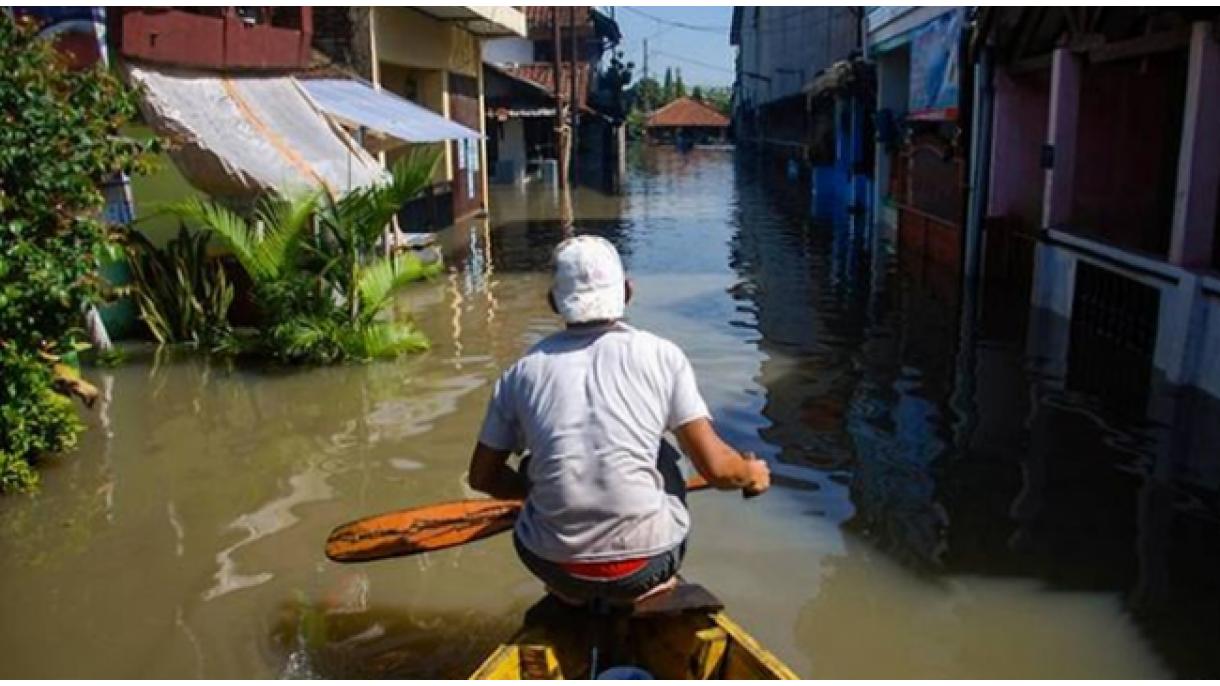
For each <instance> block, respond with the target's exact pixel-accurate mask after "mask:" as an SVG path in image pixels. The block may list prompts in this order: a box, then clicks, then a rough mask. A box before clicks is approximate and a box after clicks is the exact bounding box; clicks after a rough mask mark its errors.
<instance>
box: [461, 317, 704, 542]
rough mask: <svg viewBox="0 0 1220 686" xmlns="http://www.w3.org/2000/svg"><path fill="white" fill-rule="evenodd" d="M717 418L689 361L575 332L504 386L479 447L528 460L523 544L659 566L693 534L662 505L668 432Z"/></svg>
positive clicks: (629, 334) (679, 510)
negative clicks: (662, 457) (654, 561)
mask: <svg viewBox="0 0 1220 686" xmlns="http://www.w3.org/2000/svg"><path fill="white" fill-rule="evenodd" d="M706 416H708V411H707V406H706V405H705V404H704V402H703V400H702V399H701V398H700V396H699V392H698V389H697V387H696V385H695V378H694V373H693V372H692V370H691V367H690V363H689V362H688V361H687V359H686V356H685V355H684V354H683V353H682V351H681V350H680V349H679V348H678V347H677V346H675V345H674V344H672V343H670V342H669V341H666V340H664V339H662V338H659V337H657V336H654V335H652V334H650V333H647V332H643V331H639V330H636V329H634V328H632V327H630V326H627V325H626V324H622V323H615V324H608V325H605V326H598V327H592V328H573V329H568V330H566V331H563V332H560V333H557V334H554V335H552V336H550V337H548V338H546V339H545V340H543V341H541V342H539V343H538V344H537V345H535V346H534V347H533V348H532V349H531V350H530V351H529V352H528V353H527V354H526V355H525V356H524V357H523V358H521V360H519V361H518V362H517V363H516V364H515V365H514V366H513V367H511V368H510V369H509V370H508V371H506V372H505V373H504V375H503V376H502V377H501V379H500V381H499V382H498V383H497V384H496V390H495V394H494V395H493V398H492V401H491V404H490V407H489V409H488V415H487V419H486V421H485V422H484V426H483V431H482V434H481V436H480V441H481V442H482V443H484V444H486V445H488V446H491V447H494V448H499V449H503V450H514V449H517V450H519V449H521V448H528V449H529V451H530V453H531V455H532V457H531V459H530V463H529V471H528V477H529V481H530V484H531V486H530V496H529V499H528V502H527V505H526V508H525V511H524V513H523V514H522V516H521V518H520V519H519V520H518V524H517V535H518V537H519V538H520V539H521V542H522V543H524V544H525V545H526V547H528V548H529V549H530V550H531V551H533V552H534V553H535V554H537V555H538V556H539V557H542V558H545V559H549V560H552V561H555V562H574V561H587V562H594V561H605V560H621V559H632V558H642V557H648V556H651V555H655V554H658V553H661V552H664V551H666V550H669V549H671V548H673V547H674V546H676V545H678V544H679V543H681V541H682V540H683V539H684V538H685V536H686V533H687V531H688V530H689V528H690V520H689V516H688V514H687V512H686V509H685V507H684V506H683V505H682V503H681V502H680V501H679V500H678V499H677V498H676V497H674V496H672V495H669V494H667V493H665V491H664V482H663V479H662V476H661V473H660V472H659V471H658V469H657V451H658V448H659V447H660V442H661V437H662V435H663V434H664V432H665V431H666V430H667V429H674V428H676V427H678V426H681V425H682V424H685V423H686V422H688V421H691V420H692V419H695V418H698V417H706Z"/></svg>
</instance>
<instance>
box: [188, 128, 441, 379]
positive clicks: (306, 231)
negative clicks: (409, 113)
mask: <svg viewBox="0 0 1220 686" xmlns="http://www.w3.org/2000/svg"><path fill="white" fill-rule="evenodd" d="M438 158H439V155H438V154H437V153H436V152H435V151H432V152H427V153H421V154H415V155H410V156H407V157H404V158H402V159H401V160H399V162H398V163H397V164H396V165H395V167H394V169H393V170H392V173H391V177H390V179H389V181H387V182H386V183H382V184H375V185H373V186H368V187H365V188H360V189H357V190H354V191H352V192H350V193H348V194H347V195H345V196H343V197H341V198H336V197H335V196H333V195H331V194H330V193H328V192H315V193H310V194H307V195H303V196H298V197H293V198H287V199H281V198H266V199H264V200H262V201H261V202H260V203H259V205H258V209H257V210H256V212H255V214H254V219H253V222H248V221H247V220H246V219H245V218H243V217H241V216H240V215H238V214H237V213H235V212H232V211H230V210H228V209H226V208H224V207H223V206H220V205H218V204H217V203H215V202H206V201H201V200H197V199H192V200H189V201H186V202H183V203H179V204H177V205H175V206H173V207H172V208H171V211H173V212H174V213H176V214H177V215H178V216H180V217H182V218H183V219H186V220H189V221H192V222H195V223H198V224H201V225H203V226H205V227H207V228H209V229H211V230H212V231H213V232H215V234H216V235H217V236H218V237H220V238H221V239H223V240H224V241H225V242H226V243H228V244H229V246H230V247H231V248H232V249H233V252H234V254H235V255H236V256H237V259H238V262H239V263H240V264H241V265H242V268H243V269H244V270H245V271H246V273H247V274H249V276H250V278H251V280H252V281H253V282H254V297H255V300H256V303H257V305H258V307H259V309H260V311H261V312H262V315H263V316H264V318H265V319H266V320H267V321H266V324H265V326H263V327H262V328H261V330H260V333H259V337H258V340H256V341H253V342H252V345H251V346H250V348H252V349H253V351H255V352H257V353H259V354H263V355H266V356H269V357H272V358H275V359H279V360H281V361H284V362H307V363H332V362H339V361H343V360H353V359H354V360H365V359H370V358H374V357H387V356H393V355H397V354H400V353H403V352H409V351H415V350H422V349H425V348H426V347H427V345H428V342H427V339H426V338H425V337H424V336H423V335H422V334H421V333H419V332H418V331H417V330H416V329H415V328H414V326H413V325H412V324H411V322H409V321H386V320H384V319H382V316H381V315H382V313H383V312H384V310H385V309H386V307H387V305H388V304H389V303H390V295H391V292H392V291H393V290H394V289H395V288H397V287H399V286H401V285H402V284H404V283H407V282H409V281H415V280H418V279H422V278H427V277H430V276H433V275H435V274H436V273H437V272H439V270H440V268H441V265H440V264H439V263H435V264H429V265H425V264H424V263H423V262H421V261H420V260H419V259H418V258H416V257H414V256H399V257H385V256H381V255H380V254H379V246H380V242H381V239H382V237H383V234H384V231H385V228H386V226H387V225H388V224H389V223H390V220H391V219H392V218H393V216H394V215H395V213H396V212H397V211H398V209H399V208H400V207H401V206H402V204H403V203H404V202H406V201H407V200H409V199H410V198H412V197H414V196H415V195H416V194H418V193H419V191H421V190H422V189H423V188H425V187H426V185H427V184H428V183H429V179H431V176H432V170H433V168H434V167H435V166H436V163H437V160H438Z"/></svg>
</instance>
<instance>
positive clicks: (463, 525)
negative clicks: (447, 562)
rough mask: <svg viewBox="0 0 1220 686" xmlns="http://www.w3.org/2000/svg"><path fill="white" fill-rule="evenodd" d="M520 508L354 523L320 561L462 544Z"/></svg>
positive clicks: (689, 486)
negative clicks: (324, 558)
mask: <svg viewBox="0 0 1220 686" xmlns="http://www.w3.org/2000/svg"><path fill="white" fill-rule="evenodd" d="M710 487H711V486H710V484H708V482H707V481H706V480H704V478H703V477H701V476H698V475H695V476H692V477H691V478H690V479H688V480H687V481H686V491H687V492H688V493H689V492H692V491H701V490H703V489H706V488H710ZM521 507H522V501H520V500H496V499H484V500H459V501H456V502H449V503H440V504H439V505H424V506H423V507H412V508H408V509H405V510H397V511H395V512H387V513H385V514H380V515H374V516H372V517H365V518H364V519H357V520H356V521H354V522H350V523H347V524H344V525H342V526H338V527H335V530H334V531H331V532H330V536H329V537H328V538H327V539H326V557H328V558H330V559H331V560H334V561H335V562H369V561H371V560H381V559H385V558H388V557H402V556H404V555H415V554H416V553H426V552H431V551H433V550H444V549H445V548H452V547H454V546H459V545H464V544H466V543H471V542H473V541H477V540H480V539H483V538H487V537H488V536H494V535H496V534H498V533H500V532H502V531H508V530H509V529H511V528H513V524H514V523H515V522H516V521H517V515H518V514H520V513H521Z"/></svg>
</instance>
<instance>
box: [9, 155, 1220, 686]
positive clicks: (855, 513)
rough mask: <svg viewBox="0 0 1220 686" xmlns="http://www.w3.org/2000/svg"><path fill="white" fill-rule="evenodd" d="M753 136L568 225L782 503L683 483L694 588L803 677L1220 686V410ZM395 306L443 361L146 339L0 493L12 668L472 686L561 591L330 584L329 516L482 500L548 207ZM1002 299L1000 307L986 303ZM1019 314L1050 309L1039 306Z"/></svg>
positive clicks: (541, 259) (514, 574)
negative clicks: (771, 165)
mask: <svg viewBox="0 0 1220 686" xmlns="http://www.w3.org/2000/svg"><path fill="white" fill-rule="evenodd" d="M804 195H805V193H804V192H802V191H800V190H796V189H795V187H787V186H785V185H784V183H783V180H782V179H776V178H772V177H771V176H769V175H768V174H767V173H766V172H764V171H763V170H762V169H761V168H760V167H759V165H758V163H757V162H756V161H755V160H753V159H752V158H750V157H748V156H746V155H744V154H738V153H735V152H734V151H732V150H716V149H696V150H694V151H692V152H690V153H687V154H682V153H678V152H675V151H674V150H673V149H666V148H648V149H643V150H639V151H636V153H635V157H634V158H633V159H632V160H631V162H630V167H629V173H628V177H627V180H626V189H625V192H624V193H623V194H622V195H619V196H611V195H604V194H600V193H597V192H594V191H590V190H587V189H580V190H578V191H576V192H575V193H574V196H573V198H572V211H573V212H574V215H575V218H576V226H577V231H578V232H581V233H592V234H596V235H600V236H603V237H605V238H607V239H609V240H610V241H612V242H613V243H614V244H615V245H616V246H617V247H618V249H619V251H620V252H621V254H622V256H623V259H624V261H625V264H626V267H627V269H628V272H629V274H630V276H631V277H632V278H633V279H634V281H635V285H636V300H635V301H634V303H633V305H632V307H631V308H629V310H628V317H629V319H630V321H631V323H632V324H633V325H635V326H638V327H641V328H644V329H648V330H650V331H653V332H655V333H657V334H659V335H661V336H664V337H667V338H669V339H671V340H673V341H675V342H676V343H678V344H679V345H680V346H681V347H682V348H683V349H684V350H685V351H686V353H687V355H688V356H689V357H690V359H691V361H692V363H693V365H694V368H695V372H696V374H697V376H698V380H699V385H700V388H701V390H702V392H703V394H704V396H705V397H706V399H707V401H708V403H709V404H710V406H711V408H712V412H713V415H714V418H715V422H716V424H717V426H718V427H719V428H720V429H721V431H722V432H723V433H724V435H725V437H726V438H727V439H729V440H730V441H731V442H733V443H734V445H735V446H736V447H738V448H739V449H742V450H751V451H754V452H755V453H757V454H758V455H759V456H762V457H764V458H765V459H767V460H768V461H769V462H770V463H771V465H772V470H773V473H774V477H775V483H776V487H775V488H774V489H773V490H772V491H771V492H770V493H768V494H767V496H766V497H763V498H760V499H757V500H751V501H743V500H742V499H741V498H740V497H738V496H736V495H733V494H724V493H710V492H709V493H702V494H698V495H692V496H691V499H690V504H691V508H692V512H693V517H692V518H693V522H694V525H693V533H692V538H691V543H690V552H689V557H688V560H687V563H686V564H685V566H684V574H685V575H686V576H687V577H688V578H690V579H692V580H696V581H698V582H700V583H702V584H704V585H705V586H707V587H708V588H710V589H712V590H713V591H714V592H715V593H716V594H717V595H718V596H720V598H721V599H722V600H724V601H725V603H726V605H727V606H728V607H730V608H732V611H733V616H734V617H735V618H736V619H737V620H738V621H739V622H740V623H741V624H742V625H744V626H745V627H747V628H748V630H749V631H750V632H751V633H752V634H754V635H755V636H756V637H758V639H759V640H760V641H761V642H762V643H764V644H765V645H767V646H768V647H769V648H771V649H772V650H773V651H775V652H776V653H777V654H778V655H779V656H780V657H781V658H783V659H784V660H785V661H787V662H788V664H790V665H791V666H792V668H793V669H794V670H796V671H797V672H798V673H799V674H801V675H802V676H804V677H807V678H823V677H839V678H864V677H891V678H913V677H920V678H1001V677H1016V678H1040V677H1056V678H1155V677H1171V676H1182V677H1216V676H1218V675H1220V655H1218V654H1217V653H1216V651H1215V646H1216V645H1220V625H1218V624H1217V622H1216V617H1217V616H1220V552H1218V551H1220V547H1218V546H1217V545H1216V543H1217V541H1220V454H1218V453H1217V450H1216V448H1215V446H1216V445H1218V444H1220V430H1218V429H1217V428H1216V427H1217V426H1218V425H1220V422H1217V418H1220V403H1218V402H1217V401H1216V400H1214V399H1210V398H1208V397H1206V396H1203V395H1200V394H1196V393H1195V392H1193V391H1185V390H1181V389H1174V388H1170V387H1165V386H1164V385H1163V384H1160V383H1159V382H1156V381H1154V382H1153V383H1152V384H1151V385H1149V386H1148V387H1147V388H1143V389H1137V390H1136V391H1134V392H1124V393H1121V394H1120V393H1117V392H1114V391H1113V387H1112V386H1110V385H1107V376H1110V375H1114V374H1113V373H1112V372H1113V368H1112V367H1110V366H1109V365H1112V364H1115V362H1114V359H1115V358H1111V357H1107V356H1105V355H1103V354H1102V353H1101V352H1098V353H1097V354H1095V355H1093V354H1090V351H1088V350H1086V351H1084V352H1083V353H1082V351H1081V350H1079V349H1072V348H1071V346H1070V345H1066V346H1065V345H1059V344H1053V342H1054V341H1064V340H1068V338H1069V337H1068V336H1067V335H1066V334H1065V333H1064V332H1066V331H1068V328H1067V327H1068V326H1069V325H1068V324H1067V323H1066V322H1062V321H1058V320H1055V319H1054V318H1052V317H1042V316H1031V315H1030V314H1029V312H1028V307H1027V306H1022V305H1020V304H1019V303H1020V302H1021V299H1020V298H1011V299H1009V300H1007V301H1006V300H1004V299H1003V296H1002V294H1001V295H996V294H988V295H987V297H988V298H993V299H996V300H995V302H1001V303H1003V302H1009V301H1011V302H1015V303H1018V304H1014V305H1011V306H997V305H990V306H989V307H987V308H985V309H984V311H985V312H987V315H986V316H983V317H981V318H977V320H976V318H974V317H972V316H968V315H963V312H967V313H969V312H971V311H972V308H971V307H970V306H969V305H967V306H965V307H964V306H963V304H962V303H963V300H967V301H971V302H972V300H971V299H969V298H963V297H962V295H961V293H960V290H959V287H958V284H957V280H956V277H952V276H944V275H942V274H939V273H938V272H937V271H936V270H935V269H927V268H924V267H923V266H922V265H920V264H906V263H903V262H902V261H901V260H899V259H897V257H895V256H894V254H893V249H892V247H891V246H889V244H887V243H885V242H883V241H881V240H880V239H878V238H876V237H874V236H873V234H872V232H871V231H869V230H867V226H866V225H865V223H864V222H863V220H859V222H858V225H845V226H837V227H834V226H827V225H821V224H817V223H814V222H812V221H811V220H809V219H808V218H807V217H808V216H809V213H808V209H809V208H808V206H807V202H806V201H805V200H804V198H803V196H804ZM491 207H492V219H491V220H490V221H488V222H474V223H470V224H468V225H463V226H461V227H459V228H458V229H455V230H454V233H452V234H451V235H448V236H446V237H445V240H446V244H447V245H446V247H447V251H448V253H449V255H450V256H449V258H448V263H449V269H448V271H447V273H445V274H444V275H442V276H441V277H440V278H438V279H436V280H435V281H433V282H430V283H424V284H417V285H414V286H411V287H409V288H407V289H405V290H404V291H403V293H402V295H401V305H402V307H403V309H404V311H406V310H409V311H411V312H412V313H413V316H414V317H415V319H416V321H417V323H418V325H419V326H420V328H421V329H422V330H423V331H424V332H425V333H426V334H427V335H428V336H429V337H430V338H431V340H432V342H433V347H432V349H431V350H430V351H429V352H427V353H425V354H422V355H418V356H412V357H406V358H403V359H401V360H399V361H394V362H376V363H372V364H369V365H347V366H337V367H331V368H315V369H282V370H274V369H272V370H268V369H266V368H258V369H251V368H245V367H243V366H241V365H236V366H234V365H232V364H231V363H228V362H223V361H221V360H213V361H211V362H209V361H207V360H205V359H203V358H201V357H198V356H185V355H173V354H168V353H163V354H157V353H155V352H154V351H153V350H152V349H151V348H147V349H140V350H138V351H136V352H133V353H131V354H130V355H129V360H128V361H127V362H126V363H124V364H123V365H121V366H119V367H116V368H113V369H100V368H99V369H92V370H90V376H91V378H93V379H94V380H95V381H96V382H97V383H98V385H99V387H101V388H102V390H103V393H104V398H103V400H102V401H101V402H100V403H99V405H98V407H96V408H95V409H94V410H93V411H91V412H85V413H84V415H85V417H86V419H87V421H88V422H89V424H90V426H89V430H88V431H87V433H86V434H85V435H84V436H83V437H82V447H81V449H80V450H79V451H78V452H77V453H75V454H72V455H69V456H66V457H63V458H59V459H56V460H54V461H52V462H50V463H49V464H48V465H46V467H45V468H44V470H43V485H42V491H41V493H39V494H38V495H37V496H33V497H26V496H15V497H8V498H5V499H3V500H0V583H2V584H3V585H4V587H5V588H6V589H7V590H8V591H9V592H8V594H6V599H5V607H4V611H3V612H2V613H0V644H3V645H5V646H6V649H5V662H6V667H7V668H6V669H5V676H6V677H9V678H39V677H59V678H65V677H77V678H86V677H90V678H102V677H106V678H162V677H171V678H172V677H178V678H181V677H207V678H233V677H245V678H251V677H264V678H267V677H281V676H282V677H383V676H389V677H438V676H439V677H462V676H465V675H466V674H468V673H469V672H470V671H471V669H472V668H474V667H475V666H476V665H477V664H478V662H479V661H480V659H481V658H482V657H483V656H484V655H485V654H486V652H487V651H488V650H489V649H490V648H491V647H492V646H493V645H495V644H496V643H497V642H498V641H500V640H502V639H504V638H505V637H506V636H507V635H508V634H509V633H511V632H512V631H513V630H514V629H515V628H516V626H517V624H518V622H519V620H520V617H521V613H522V612H523V611H524V610H525V609H526V608H528V607H529V606H530V605H531V604H532V603H533V602H534V601H536V600H537V598H538V597H539V596H540V594H541V590H542V589H541V586H540V584H539V583H538V582H536V581H535V580H534V579H533V578H532V577H531V576H530V575H529V573H528V572H527V571H526V570H525V569H524V568H523V567H521V565H520V563H519V562H518V561H517V559H516V556H515V555H514V553H513V550H512V542H511V539H510V538H509V537H507V536H501V537H498V538H496V539H493V540H488V541H485V542H482V543H479V544H476V545H471V546H467V547H464V548H459V549H454V550H449V551H444V552H439V553H431V554H429V555H426V556H420V557H413V558H404V559H399V560H388V561H381V562H376V563H370V564H363V565H351V566H342V565H338V564H334V563H331V562H329V561H327V560H326V559H325V557H324V556H323V552H322V544H323V542H324V540H325V537H326V534H327V533H328V532H329V531H330V529H331V527H333V526H335V525H336V524H339V523H341V522H345V521H348V520H351V519H353V518H355V517H358V516H362V515H366V514H371V513H376V512H381V511H384V510H389V509H394V508H400V507H406V506H410V505H417V504H424V503H428V502H435V501H441V500H451V499H459V498H463V497H472V496H473V495H474V493H473V492H472V491H470V490H469V489H468V488H467V486H466V485H465V483H464V475H465V470H466V466H467V461H468V458H469V455H470V450H471V448H472V446H473V443H474V439H475V434H476V432H477V429H478V426H479V422H480V420H481V417H482V414H483V411H484V408H485V403H486V401H487V398H488V395H489V393H490V391H491V386H492V383H493V382H494V380H495V378H496V377H497V375H498V374H499V373H500V371H501V370H502V369H503V368H504V367H505V366H507V365H509V364H510V363H511V362H512V361H513V360H515V359H516V357H517V356H519V355H520V354H521V353H522V352H523V351H524V350H525V349H526V348H527V347H528V346H529V345H530V344H532V343H533V342H535V341H537V340H538V339H540V338H541V337H542V336H544V335H546V334H547V333H549V332H551V331H554V330H556V329H557V328H558V327H559V326H560V322H559V320H558V319H557V318H555V317H554V316H553V315H552V314H551V313H550V311H549V309H548V307H547V304H546V300H545V291H546V288H547V284H548V278H549V275H548V272H547V269H548V260H549V258H550V251H551V248H552V247H553V246H554V245H555V244H556V243H557V242H558V241H559V239H560V238H561V235H562V230H561V222H560V220H559V217H560V216H561V215H562V213H563V211H564V210H563V208H562V207H561V203H560V202H559V200H558V196H557V195H556V194H554V193H552V192H551V191H550V190H549V189H547V190H534V189H531V190H527V191H516V190H512V191H504V190H501V191H498V192H497V193H496V194H493V195H492V198H491ZM989 302H992V301H989ZM1025 302H1028V300H1025Z"/></svg>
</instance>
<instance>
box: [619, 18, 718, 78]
mask: <svg viewBox="0 0 1220 686" xmlns="http://www.w3.org/2000/svg"><path fill="white" fill-rule="evenodd" d="M602 9H603V10H604V11H605V12H607V13H608V14H609V13H613V15H614V17H615V19H617V20H618V25H619V28H620V29H621V30H622V32H623V43H622V45H621V46H619V47H620V48H621V49H622V50H623V52H624V53H625V54H626V58H627V60H628V61H629V62H635V78H637V79H638V78H641V77H643V75H644V71H643V69H644V46H643V39H645V38H647V39H648V52H649V59H648V71H649V72H650V73H651V74H652V75H653V76H654V77H655V78H656V79H657V80H658V81H659V80H660V79H661V77H662V76H664V75H665V68H666V67H674V68H680V69H681V70H682V80H683V81H685V82H686V84H687V85H688V86H692V85H695V84H700V85H704V86H728V85H731V84H732V83H733V48H732V46H730V45H729V21H730V20H731V19H732V16H733V8H732V7H644V6H641V7H613V8H611V7H603V8H602ZM651 17H655V18H656V19H653V18H651ZM657 20H660V21H657ZM667 22H677V23H678V24H685V25H686V27H683V26H675V25H674V24H673V23H667Z"/></svg>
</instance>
